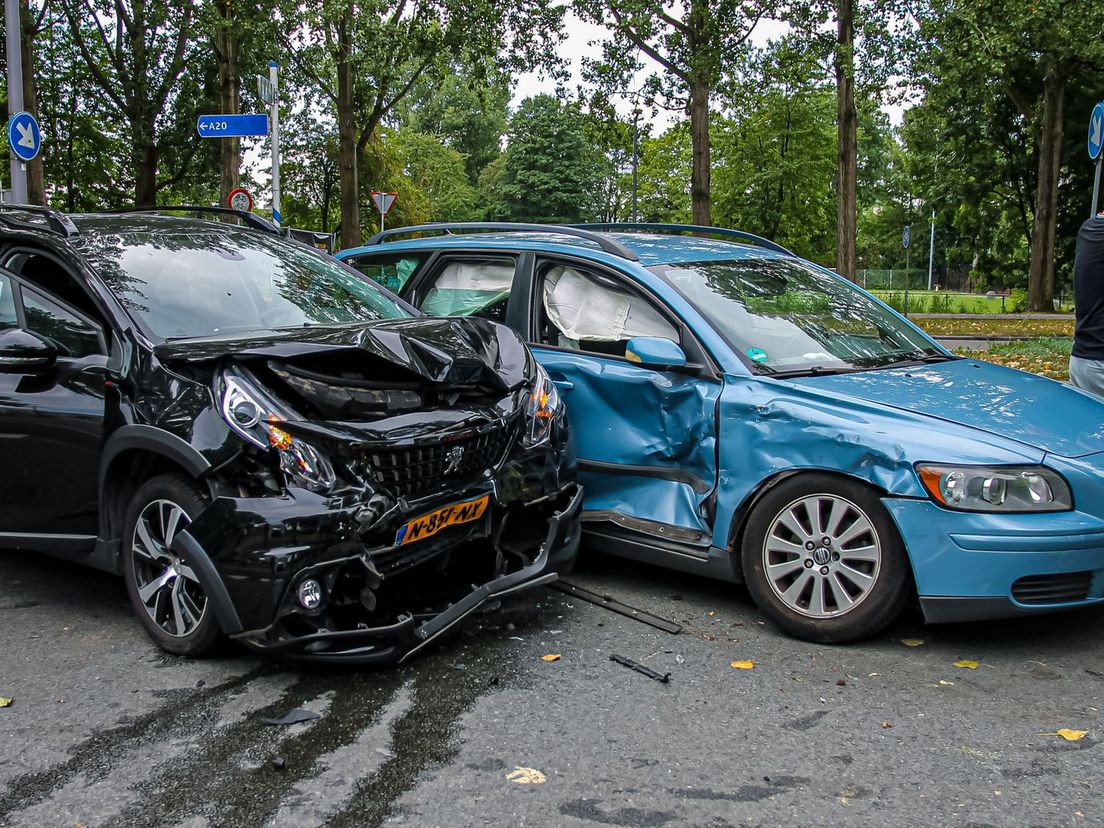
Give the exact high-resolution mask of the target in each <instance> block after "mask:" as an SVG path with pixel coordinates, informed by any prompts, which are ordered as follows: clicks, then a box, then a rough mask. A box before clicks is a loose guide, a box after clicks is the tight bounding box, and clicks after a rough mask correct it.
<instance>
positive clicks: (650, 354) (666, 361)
mask: <svg viewBox="0 0 1104 828" xmlns="http://www.w3.org/2000/svg"><path fill="white" fill-rule="evenodd" d="M625 359H627V360H628V361H629V362H635V363H637V364H639V365H644V366H647V367H648V368H681V367H682V366H683V365H685V364H686V354H685V352H684V351H683V350H682V348H680V347H679V345H678V343H677V342H672V341H671V340H670V339H664V338H663V337H661V336H634V337H633V338H632V339H630V340H629V342H628V344H627V345H626V346H625Z"/></svg>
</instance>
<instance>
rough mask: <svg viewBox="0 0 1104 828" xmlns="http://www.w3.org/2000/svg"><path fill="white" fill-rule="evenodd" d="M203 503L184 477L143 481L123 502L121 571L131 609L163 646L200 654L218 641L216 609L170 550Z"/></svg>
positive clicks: (186, 565) (176, 651)
mask: <svg viewBox="0 0 1104 828" xmlns="http://www.w3.org/2000/svg"><path fill="white" fill-rule="evenodd" d="M205 506H206V502H205V499H204V497H203V494H202V492H200V490H199V488H198V487H197V486H196V485H195V484H194V483H193V482H192V481H191V480H188V479H187V478H185V477H183V476H180V475H175V474H165V475H161V476H159V477H155V478H153V479H152V480H150V481H148V482H146V483H144V484H143V485H142V486H141V487H140V488H139V489H138V491H137V492H135V493H134V497H132V498H131V500H130V504H129V505H128V506H127V511H126V520H125V522H124V527H123V575H124V577H125V579H126V586H127V594H128V595H129V596H130V602H131V605H132V606H133V607H134V612H135V614H136V615H137V616H138V620H139V621H141V623H142V626H143V627H145V628H146V632H147V633H149V635H150V638H152V639H153V640H154V641H155V642H157V645H158V646H159V647H161V649H163V650H165V651H166V652H169V653H173V654H175V655H183V656H193V657H197V656H203V655H206V654H207V653H209V652H210V651H211V650H212V649H213V648H214V646H215V644H216V643H217V642H218V639H219V635H220V630H219V626H218V621H217V619H216V618H215V617H214V616H215V613H214V610H213V608H212V607H211V606H210V601H209V600H208V599H207V594H206V593H205V592H204V591H203V585H202V584H201V583H200V580H199V578H198V576H197V575H196V572H195V570H194V569H193V568H192V567H191V566H190V565H189V563H188V561H186V560H184V559H183V558H180V557H179V556H178V555H176V553H175V552H173V551H172V549H171V548H170V547H171V546H172V542H173V538H175V537H176V534H177V533H178V532H180V531H181V530H182V529H183V528H184V527H185V526H187V525H188V524H189V523H191V520H192V518H193V517H195V516H196V515H198V514H199V513H200V512H201V511H203V509H204V508H205Z"/></svg>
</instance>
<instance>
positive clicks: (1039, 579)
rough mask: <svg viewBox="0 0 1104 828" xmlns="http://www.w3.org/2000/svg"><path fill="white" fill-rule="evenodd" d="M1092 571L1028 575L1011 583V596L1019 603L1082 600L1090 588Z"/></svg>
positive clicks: (1056, 602) (1058, 602) (1051, 602)
mask: <svg viewBox="0 0 1104 828" xmlns="http://www.w3.org/2000/svg"><path fill="white" fill-rule="evenodd" d="M1092 580H1093V573H1092V572H1063V573H1061V574H1058V575H1028V576H1026V577H1024V578H1020V579H1019V580H1017V581H1016V582H1015V583H1014V584H1012V597H1013V598H1015V599H1016V600H1017V601H1019V602H1020V603H1021V604H1064V603H1068V602H1070V601H1084V600H1085V599H1086V598H1088V597H1089V590H1090V589H1092Z"/></svg>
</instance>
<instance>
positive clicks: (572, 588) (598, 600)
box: [547, 580, 682, 635]
mask: <svg viewBox="0 0 1104 828" xmlns="http://www.w3.org/2000/svg"><path fill="white" fill-rule="evenodd" d="M547 586H548V587H549V588H550V589H556V590H559V591H560V592H564V593H567V594H568V595H572V596H574V597H575V598H579V599H581V600H583V601H589V602H590V603H592V604H594V605H596V606H599V607H605V608H606V609H608V610H609V611H610V612H616V613H617V614H618V615H624V616H625V617H626V618H634V619H636V620H637V621H639V622H640V623H642V624H647V625H648V626H649V627H655V628H656V629H658V630H663V631H664V632H669V633H671V635H678V634H679V633H680V632H682V626H681V625H680V624H676V623H675V622H674V621H668V620H667V619H666V618H660V617H659V616H658V615H652V614H651V613H650V612H645V611H644V610H640V609H637V608H636V607H630V606H629V605H628V604H625V603H622V602H621V601H618V600H617V599H616V598H614V597H613V596H612V595H600V594H599V593H597V592H591V591H590V590H589V589H583V588H582V587H581V586H576V585H575V584H572V583H569V582H568V581H564V580H559V581H556V582H555V583H551V584H548V585H547Z"/></svg>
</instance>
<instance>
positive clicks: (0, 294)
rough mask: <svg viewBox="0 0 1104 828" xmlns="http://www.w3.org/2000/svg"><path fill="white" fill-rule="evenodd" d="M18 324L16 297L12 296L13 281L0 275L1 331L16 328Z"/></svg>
mask: <svg viewBox="0 0 1104 828" xmlns="http://www.w3.org/2000/svg"><path fill="white" fill-rule="evenodd" d="M18 324H19V323H18V321H17V320H16V316H15V297H14V296H13V295H12V283H11V279H9V278H8V277H7V276H5V275H4V274H2V273H0V331H4V330H7V329H8V328H14V327H16V326H17V325H18Z"/></svg>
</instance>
